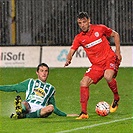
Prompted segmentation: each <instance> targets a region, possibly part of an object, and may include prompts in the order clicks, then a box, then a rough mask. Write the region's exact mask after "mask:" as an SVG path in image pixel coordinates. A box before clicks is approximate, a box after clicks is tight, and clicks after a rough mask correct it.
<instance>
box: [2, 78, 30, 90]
mask: <svg viewBox="0 0 133 133" xmlns="http://www.w3.org/2000/svg"><path fill="white" fill-rule="evenodd" d="M28 82H29V80H25V81H23V82H20V83H17V84H13V85H0V91H5V92H13V91H16V92H25V91H26V89H27V84H28Z"/></svg>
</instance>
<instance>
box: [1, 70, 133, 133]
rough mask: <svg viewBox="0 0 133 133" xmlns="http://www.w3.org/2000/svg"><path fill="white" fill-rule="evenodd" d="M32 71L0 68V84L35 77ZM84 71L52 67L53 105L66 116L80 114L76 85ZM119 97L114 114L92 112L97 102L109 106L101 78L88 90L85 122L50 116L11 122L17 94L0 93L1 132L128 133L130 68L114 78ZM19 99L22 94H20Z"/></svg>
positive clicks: (131, 102) (132, 76) (131, 112)
mask: <svg viewBox="0 0 133 133" xmlns="http://www.w3.org/2000/svg"><path fill="white" fill-rule="evenodd" d="M35 71H36V69H35V68H0V75H1V79H0V84H1V85H2V84H15V83H18V82H21V81H23V80H25V79H27V78H31V77H32V78H36V74H35ZM85 71H86V68H51V69H50V75H49V78H48V82H50V83H51V84H53V85H54V86H55V87H56V95H55V98H56V105H57V107H58V108H59V109H61V110H62V111H64V112H66V113H69V114H71V113H80V104H79V82H80V80H81V78H82V76H83V74H84V72H85ZM117 81H118V87H119V93H120V96H121V100H120V104H119V108H118V110H117V112H115V113H112V114H109V115H108V116H106V117H101V116H98V115H97V114H96V113H95V105H96V104H97V103H98V102H99V101H102V100H104V101H107V102H108V103H110V104H111V102H112V100H113V95H112V92H111V91H110V89H109V88H108V86H107V84H106V82H105V80H104V79H102V80H101V81H100V82H99V83H98V84H97V85H92V86H91V87H90V99H89V102H88V105H89V106H88V113H89V116H90V118H89V119H87V120H75V118H74V117H59V116H56V115H55V114H52V115H51V116H50V117H48V118H45V119H43V118H36V119H19V120H13V119H10V118H9V116H10V114H11V113H12V112H14V106H13V105H14V103H13V102H14V98H15V96H17V95H18V94H17V93H16V92H2V91H0V132H1V133H18V132H19V133H35V132H37V133H42V132H43V133H59V132H60V133H65V132H71V133H77V132H80V133H129V132H133V127H132V120H133V110H132V105H133V96H132V95H133V93H132V92H133V90H132V89H133V82H132V81H133V68H120V69H119V73H118V76H117ZM19 95H20V96H21V97H22V99H24V98H25V94H24V93H19Z"/></svg>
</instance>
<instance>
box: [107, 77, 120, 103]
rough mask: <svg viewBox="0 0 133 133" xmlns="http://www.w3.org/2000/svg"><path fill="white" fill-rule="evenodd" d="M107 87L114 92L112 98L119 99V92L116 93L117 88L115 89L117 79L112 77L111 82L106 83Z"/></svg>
mask: <svg viewBox="0 0 133 133" xmlns="http://www.w3.org/2000/svg"><path fill="white" fill-rule="evenodd" d="M108 86H109V88H110V89H111V91H112V92H113V94H114V99H115V100H119V94H118V89H117V81H116V80H115V79H114V78H113V79H112V80H111V82H109V83H108Z"/></svg>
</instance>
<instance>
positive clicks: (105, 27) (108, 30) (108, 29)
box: [101, 25, 112, 37]
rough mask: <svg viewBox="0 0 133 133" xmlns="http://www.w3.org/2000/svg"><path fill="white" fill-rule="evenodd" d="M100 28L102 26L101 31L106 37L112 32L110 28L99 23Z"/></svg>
mask: <svg viewBox="0 0 133 133" xmlns="http://www.w3.org/2000/svg"><path fill="white" fill-rule="evenodd" d="M101 26H102V28H103V31H104V34H105V35H106V36H107V37H110V35H111V33H112V29H111V28H109V27H107V26H105V25H101Z"/></svg>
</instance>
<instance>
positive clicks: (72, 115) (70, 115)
mask: <svg viewBox="0 0 133 133" xmlns="http://www.w3.org/2000/svg"><path fill="white" fill-rule="evenodd" d="M74 116H79V115H78V114H67V117H74Z"/></svg>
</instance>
